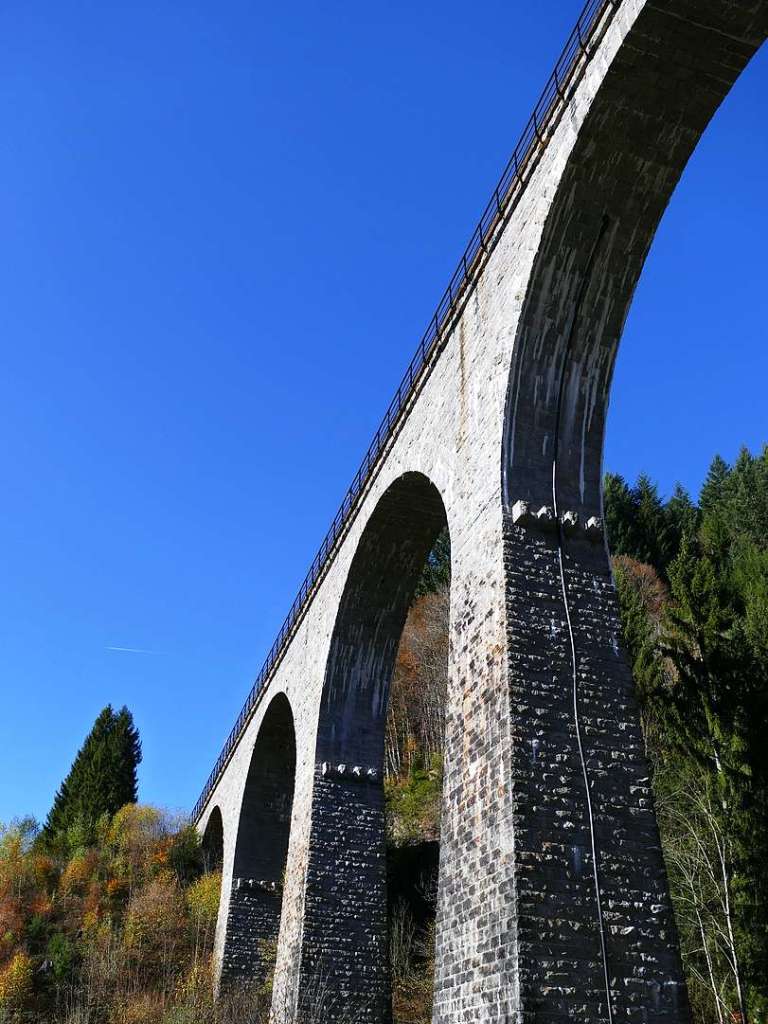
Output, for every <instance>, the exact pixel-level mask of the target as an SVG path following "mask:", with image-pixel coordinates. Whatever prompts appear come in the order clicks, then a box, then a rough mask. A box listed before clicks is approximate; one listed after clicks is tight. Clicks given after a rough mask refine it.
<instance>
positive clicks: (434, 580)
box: [415, 526, 451, 597]
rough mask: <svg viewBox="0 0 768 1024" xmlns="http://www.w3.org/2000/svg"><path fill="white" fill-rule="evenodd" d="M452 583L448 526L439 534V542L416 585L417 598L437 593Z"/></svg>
mask: <svg viewBox="0 0 768 1024" xmlns="http://www.w3.org/2000/svg"><path fill="white" fill-rule="evenodd" d="M450 581H451V538H450V534H449V533H448V527H447V526H446V527H445V528H444V529H443V530H441V531H440V533H439V534H438V537H437V540H436V541H435V543H434V546H433V548H432V550H431V551H430V553H429V555H428V557H427V561H426V564H425V566H424V569H423V571H422V574H421V577H420V579H419V582H418V583H417V585H416V595H415V596H416V597H423V596H424V594H434V593H437V591H438V590H440V589H441V587H445V586H448V584H449V583H450Z"/></svg>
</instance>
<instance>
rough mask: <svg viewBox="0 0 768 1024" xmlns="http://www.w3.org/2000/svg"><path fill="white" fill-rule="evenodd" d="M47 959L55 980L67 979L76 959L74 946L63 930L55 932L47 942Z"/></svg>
mask: <svg viewBox="0 0 768 1024" xmlns="http://www.w3.org/2000/svg"><path fill="white" fill-rule="evenodd" d="M47 952H48V959H49V960H50V962H51V970H52V972H53V976H54V978H55V979H56V981H57V982H59V983H61V982H65V981H68V980H69V978H70V977H71V975H72V972H73V970H74V967H75V960H76V955H77V954H76V947H75V945H74V943H73V942H72V940H71V939H70V938H69V937H68V936H66V935H65V934H64V933H63V932H55V933H54V934H53V935H52V936H51V938H50V941H49V942H48V951H47Z"/></svg>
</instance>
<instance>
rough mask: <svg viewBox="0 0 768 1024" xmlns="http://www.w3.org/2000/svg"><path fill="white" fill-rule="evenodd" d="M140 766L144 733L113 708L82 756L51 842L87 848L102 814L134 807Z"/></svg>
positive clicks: (53, 816)
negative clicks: (140, 735) (123, 807)
mask: <svg viewBox="0 0 768 1024" xmlns="http://www.w3.org/2000/svg"><path fill="white" fill-rule="evenodd" d="M140 762H141V743H140V741H139V733H138V730H137V729H136V727H135V726H134V724H133V717H132V715H131V713H130V712H129V711H128V709H127V708H125V707H124V708H122V709H121V710H120V711H118V712H115V711H113V710H112V707H111V706H110V705H108V706H107V707H106V708H104V710H103V711H102V712H101V714H100V715H99V716H98V718H97V719H96V721H95V723H94V725H93V728H92V729H91V731H90V733H89V734H88V736H87V737H86V739H85V742H84V743H83V746H82V747H81V748H80V750H79V751H78V754H77V756H76V757H75V760H74V762H73V764H72V767H71V769H70V771H69V774H68V775H67V777H66V779H65V780H64V782H62V784H61V788H60V789H59V791H58V792H57V794H56V797H55V800H54V804H53V807H52V808H51V811H50V813H49V814H48V819H47V821H46V824H45V829H44V837H45V839H46V841H47V842H48V843H49V844H50V843H56V842H58V843H64V845H65V846H66V847H67V848H69V849H74V848H77V847H82V846H87V845H88V844H89V843H90V842H91V841H93V839H94V838H95V832H94V830H95V828H96V824H97V822H98V820H99V819H100V818H101V817H102V815H105V814H106V815H108V816H111V815H113V814H115V813H116V812H117V811H118V810H119V809H120V808H121V807H122V806H123V805H124V804H127V803H135V802H136V796H137V776H136V771H137V768H138V765H139V763H140Z"/></svg>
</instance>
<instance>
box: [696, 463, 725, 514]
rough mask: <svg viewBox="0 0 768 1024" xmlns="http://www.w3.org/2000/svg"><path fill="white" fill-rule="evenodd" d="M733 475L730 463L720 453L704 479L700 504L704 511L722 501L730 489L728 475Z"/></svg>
mask: <svg viewBox="0 0 768 1024" xmlns="http://www.w3.org/2000/svg"><path fill="white" fill-rule="evenodd" d="M730 475H731V470H730V467H729V466H728V463H727V462H726V461H725V459H724V458H722V457H721V456H720V455H716V456H715V457H714V459H712V462H711V463H710V466H709V471H708V473H707V476H706V478H705V480H704V483H703V485H702V488H701V493H700V494H699V504H700V505H701V508H702V511H704V512H708V511H709V510H710V509H712V508H713V507H714V506H715V505H717V504H718V503H720V502H722V501H723V499H724V498H725V497H726V494H727V490H728V477H729V476H730Z"/></svg>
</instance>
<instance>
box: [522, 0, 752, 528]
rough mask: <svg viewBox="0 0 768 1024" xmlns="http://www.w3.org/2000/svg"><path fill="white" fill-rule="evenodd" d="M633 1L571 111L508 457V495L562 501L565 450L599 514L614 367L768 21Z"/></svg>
mask: <svg viewBox="0 0 768 1024" xmlns="http://www.w3.org/2000/svg"><path fill="white" fill-rule="evenodd" d="M621 7H622V11H621V15H624V14H625V9H626V17H628V18H629V17H632V14H633V13H634V20H633V21H632V23H631V26H630V27H629V28H628V29H627V30H626V35H625V36H624V38H623V40H622V41H621V43H620V45H619V46H618V47H617V49H616V52H615V54H614V55H613V56H612V58H611V60H610V64H609V66H608V68H607V70H605V72H604V73H602V74H601V75H599V76H598V77H599V81H598V82H597V84H596V85H595V86H594V87H593V88H594V95H592V96H589V95H588V93H589V91H590V83H589V81H587V82H586V83H585V86H584V87H583V89H582V91H583V93H584V94H585V95H583V96H582V95H580V96H579V99H580V101H581V103H580V106H581V108H582V109H584V108H586V113H585V114H583V115H581V114H580V111H579V110H578V109H577V105H576V103H575V102H574V105H573V109H572V110H571V111H570V113H571V114H572V117H573V122H574V125H573V126H574V128H575V134H574V135H573V138H572V139H571V140H570V141H569V143H568V146H569V147H570V148H569V152H567V155H566V158H565V160H564V164H563V167H562V170H561V171H560V172H559V177H558V180H557V181H556V183H555V186H554V196H553V198H552V200H551V203H550V206H549V209H548V212H547V215H546V219H545V221H544V225H543V230H542V233H541V238H540V241H539V243H538V247H537V254H536V259H535V262H534V265H533V268H532V271H531V274H530V276H529V279H528V283H527V288H526V296H525V301H524V304H523V308H522V312H521V316H520V320H519V323H518V326H517V330H516V338H515V345H514V349H513V357H512V367H511V374H510V384H509V390H508V400H507V415H506V424H505V438H504V452H503V461H502V466H503V488H504V494H505V497H506V501H507V504H508V505H511V504H513V503H514V502H515V501H517V500H520V499H523V500H527V501H530V502H533V503H537V502H538V503H540V504H550V505H551V503H552V501H551V498H552V463H553V460H554V459H556V462H557V492H558V497H559V503H560V505H561V507H562V508H563V509H568V510H573V511H576V512H578V513H580V514H582V515H583V516H585V517H586V518H589V517H590V516H592V515H599V512H600V507H601V463H602V451H603V435H604V429H605V419H606V413H607V405H608V398H609V389H610V383H611V377H612V373H613V367H614V362H615V358H616V353H617V349H618V344H619V340H620V337H621V333H622V330H623V327H624V323H625V320H626V317H627V314H628V312H629V307H630V304H631V302H632V298H633V295H634V292H635V287H636V285H637V282H638V279H639V277H640V274H641V272H642V268H643V265H644V263H645V259H646V256H647V254H648V251H649V249H650V246H651V243H652V241H653V237H654V235H655V233H656V229H657V227H658V225H659V222H660V220H661V217H662V215H663V213H664V211H665V209H666V207H667V205H668V203H669V200H670V198H671V196H672V193H673V191H674V189H675V187H676V186H677V183H678V181H679V180H680V176H681V175H682V173H683V170H684V169H685V166H686V164H687V162H688V159H689V157H690V156H691V154H692V153H693V151H694V149H695V147H696V145H697V143H698V141H699V139H700V138H701V136H702V135H703V133H704V131H705V130H706V128H707V125H708V124H709V122H710V120H711V119H712V117H713V115H714V114H715V112H716V110H717V108H718V107H719V106H720V104H721V102H722V101H723V99H724V98H725V96H726V95H727V94H728V92H729V91H730V89H731V87H732V86H733V84H734V83H735V81H736V79H737V78H738V77H739V75H740V74H741V72H742V71H743V69H744V68H745V67H746V65H747V63H748V62H749V60H750V59H751V57H752V56H753V54H754V53H755V52H756V50H757V49H758V48H759V46H760V44H761V43H762V42H763V40H764V39H765V37H766V34H768V9H767V8H766V5H765V4H764V3H763V2H762V0H709V2H708V3H707V4H704V5H702V4H699V3H696V2H692V0H669V2H666V3H664V4H660V3H654V2H645V3H638V2H635V3H627V2H625V3H624V4H622V5H621ZM621 15H619V17H621ZM580 116H583V120H582V121H581V123H578V122H577V118H579V117H580ZM568 146H566V145H565V144H564V145H563V149H566V148H568ZM547 498H548V499H549V500H548V501H546V502H545V501H544V499H547Z"/></svg>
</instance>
